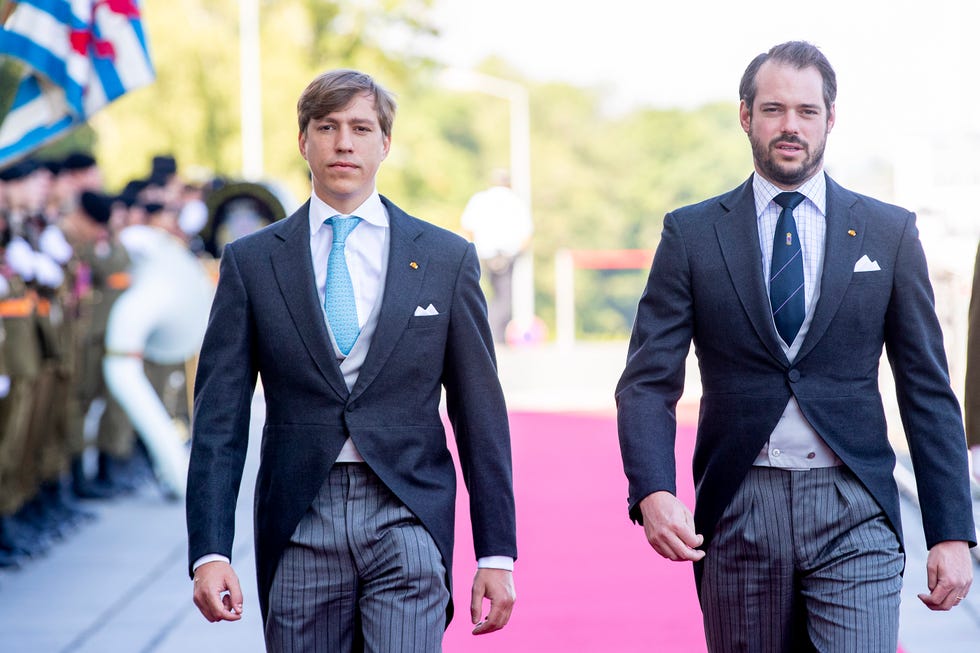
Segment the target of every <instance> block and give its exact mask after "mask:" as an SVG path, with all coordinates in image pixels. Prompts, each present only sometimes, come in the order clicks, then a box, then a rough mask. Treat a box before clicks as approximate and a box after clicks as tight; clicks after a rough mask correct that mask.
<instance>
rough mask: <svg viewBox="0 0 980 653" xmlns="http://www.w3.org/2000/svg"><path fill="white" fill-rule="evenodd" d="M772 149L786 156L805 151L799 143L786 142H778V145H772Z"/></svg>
mask: <svg viewBox="0 0 980 653" xmlns="http://www.w3.org/2000/svg"><path fill="white" fill-rule="evenodd" d="M772 147H773V149H774V150H775V151H777V152H780V153H782V154H786V155H793V154H796V153H798V152H803V151H805V149H806V148H804V147H803V145H801V144H800V143H791V142H788V141H779V142H778V143H775V144H773V146H772Z"/></svg>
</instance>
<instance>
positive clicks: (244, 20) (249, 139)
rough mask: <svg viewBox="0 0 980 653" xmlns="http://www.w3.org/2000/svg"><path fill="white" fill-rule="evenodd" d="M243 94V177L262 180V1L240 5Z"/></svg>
mask: <svg viewBox="0 0 980 653" xmlns="http://www.w3.org/2000/svg"><path fill="white" fill-rule="evenodd" d="M238 31H239V35H238V53H239V74H240V75H241V79H240V80H239V92H240V98H241V106H242V108H241V112H242V113H241V121H242V125H241V130H242V177H243V178H244V179H245V180H247V181H257V180H258V179H260V178H261V177H262V175H263V174H264V173H263V169H262V160H263V157H264V153H263V151H262V67H261V58H260V52H259V0H239V2H238Z"/></svg>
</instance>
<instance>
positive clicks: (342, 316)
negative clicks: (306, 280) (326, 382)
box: [323, 215, 361, 356]
mask: <svg viewBox="0 0 980 653" xmlns="http://www.w3.org/2000/svg"><path fill="white" fill-rule="evenodd" d="M326 222H327V223H328V224H329V225H330V226H331V227H332V228H333V244H332V245H331V246H330V259H329V261H328V262H327V283H326V287H325V288H324V293H323V297H324V300H323V308H324V309H325V310H326V312H327V320H328V321H329V322H330V330H331V331H332V332H333V337H334V340H336V341H337V347H339V348H340V351H341V352H343V354H344V356H346V355H347V354H349V353H350V350H351V349H352V348H353V347H354V343H355V342H357V336H359V335H361V327H360V326H359V325H358V322H357V303H356V302H355V301H354V285H353V284H352V283H351V280H350V271H349V270H348V269H347V258H346V257H345V256H344V242H345V241H346V240H347V236H349V235H350V232H352V231H354V227H356V226H357V225H359V224H360V223H361V219H360V218H356V217H350V218H344V217H341V216H339V215H335V216H333V217H332V218H327V220H326Z"/></svg>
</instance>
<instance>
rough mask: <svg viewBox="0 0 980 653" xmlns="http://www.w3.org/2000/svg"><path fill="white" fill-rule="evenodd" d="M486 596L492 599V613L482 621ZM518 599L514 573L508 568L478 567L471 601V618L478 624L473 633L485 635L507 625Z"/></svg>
mask: <svg viewBox="0 0 980 653" xmlns="http://www.w3.org/2000/svg"><path fill="white" fill-rule="evenodd" d="M484 598H486V599H489V600H490V614H488V615H487V618H486V619H484V620H483V621H480V616H481V615H482V614H483V599H484ZM516 599H517V595H516V594H515V593H514V574H512V573H511V572H509V571H507V570H506V569H477V570H476V577H475V578H473V595H472V601H471V602H470V619H471V620H472V622H473V623H474V624H475V625H476V627H475V628H474V629H473V634H474V635H485V634H487V633H492V632H494V631H495V630H500V629H501V628H503V627H504V626H506V625H507V622H508V621H509V620H510V613H511V611H513V609H514V601H515V600H516Z"/></svg>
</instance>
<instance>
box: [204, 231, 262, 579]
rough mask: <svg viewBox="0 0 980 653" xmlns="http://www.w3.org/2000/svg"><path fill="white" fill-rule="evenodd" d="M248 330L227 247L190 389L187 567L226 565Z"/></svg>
mask: <svg viewBox="0 0 980 653" xmlns="http://www.w3.org/2000/svg"><path fill="white" fill-rule="evenodd" d="M252 324H253V322H252V320H251V318H250V316H249V300H248V295H247V293H246V291H245V287H244V285H243V282H242V277H241V272H240V269H239V267H238V262H237V260H236V259H235V250H234V248H233V247H232V246H231V245H228V246H226V247H225V249H224V252H223V254H222V257H221V269H220V276H219V280H218V287H217V290H216V291H215V297H214V302H213V304H212V306H211V316H210V319H209V321H208V328H207V332H206V333H205V336H204V342H203V344H202V346H201V354H200V357H199V361H198V368H197V378H196V380H195V383H194V424H193V426H194V428H193V439H192V445H191V460H190V468H189V471H188V480H187V532H188V543H189V562H190V564H193V562H194V561H195V560H197V559H198V558H200V557H201V556H204V555H207V554H211V553H217V554H221V555H224V556H226V557H227V558H229V559H231V551H232V544H233V542H234V538H235V506H236V503H237V500H238V491H239V488H240V486H241V480H242V470H243V468H244V464H245V455H246V452H247V450H248V432H249V422H250V419H251V405H252V394H253V392H254V390H255V381H256V371H255V367H254V364H253V362H252V361H253V357H252V338H253V327H252ZM192 575H193V572H192Z"/></svg>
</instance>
